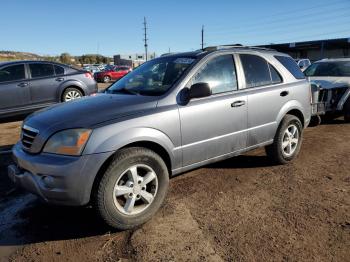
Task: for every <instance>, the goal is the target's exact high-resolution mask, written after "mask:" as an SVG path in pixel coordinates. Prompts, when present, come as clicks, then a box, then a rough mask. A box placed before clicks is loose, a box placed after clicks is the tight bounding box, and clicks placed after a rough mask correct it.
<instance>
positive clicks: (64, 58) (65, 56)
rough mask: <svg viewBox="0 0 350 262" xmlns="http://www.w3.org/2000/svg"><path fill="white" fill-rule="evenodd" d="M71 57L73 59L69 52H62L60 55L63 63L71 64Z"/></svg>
mask: <svg viewBox="0 0 350 262" xmlns="http://www.w3.org/2000/svg"><path fill="white" fill-rule="evenodd" d="M71 59H72V57H71V55H70V54H68V53H62V54H61V55H60V61H61V63H63V64H70V63H71Z"/></svg>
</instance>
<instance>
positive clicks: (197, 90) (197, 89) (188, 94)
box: [180, 83, 211, 104]
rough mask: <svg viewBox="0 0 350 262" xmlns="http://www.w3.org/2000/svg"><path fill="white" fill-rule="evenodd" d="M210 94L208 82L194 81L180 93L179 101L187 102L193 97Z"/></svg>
mask: <svg viewBox="0 0 350 262" xmlns="http://www.w3.org/2000/svg"><path fill="white" fill-rule="evenodd" d="M207 96H211V89H210V86H209V84H208V83H196V84H194V85H192V86H191V88H188V87H186V88H184V89H182V91H181V93H180V97H181V101H182V103H184V104H187V103H188V102H189V101H190V100H191V99H193V98H201V97H207Z"/></svg>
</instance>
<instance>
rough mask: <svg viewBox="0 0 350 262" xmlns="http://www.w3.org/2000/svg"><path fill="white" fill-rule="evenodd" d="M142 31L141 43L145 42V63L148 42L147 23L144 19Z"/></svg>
mask: <svg viewBox="0 0 350 262" xmlns="http://www.w3.org/2000/svg"><path fill="white" fill-rule="evenodd" d="M143 30H144V39H143V41H144V42H145V45H144V46H145V55H146V61H147V59H148V50H147V49H148V44H147V41H148V38H147V21H146V17H144V18H143Z"/></svg>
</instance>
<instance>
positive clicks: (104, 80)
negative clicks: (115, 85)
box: [103, 76, 111, 83]
mask: <svg viewBox="0 0 350 262" xmlns="http://www.w3.org/2000/svg"><path fill="white" fill-rule="evenodd" d="M110 81H111V78H110V77H109V76H104V77H103V83H109V82H110Z"/></svg>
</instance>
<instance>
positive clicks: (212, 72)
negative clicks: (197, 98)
mask: <svg viewBox="0 0 350 262" xmlns="http://www.w3.org/2000/svg"><path fill="white" fill-rule="evenodd" d="M196 83H208V84H209V86H210V88H211V91H212V94H218V93H223V92H229V91H234V90H237V77H236V68H235V64H234V61H233V56H232V55H222V56H218V57H215V58H213V59H212V60H210V61H209V62H208V63H206V64H205V65H203V66H202V67H201V68H200V69H199V71H198V73H197V74H196V75H195V76H194V78H193V81H192V84H196Z"/></svg>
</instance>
